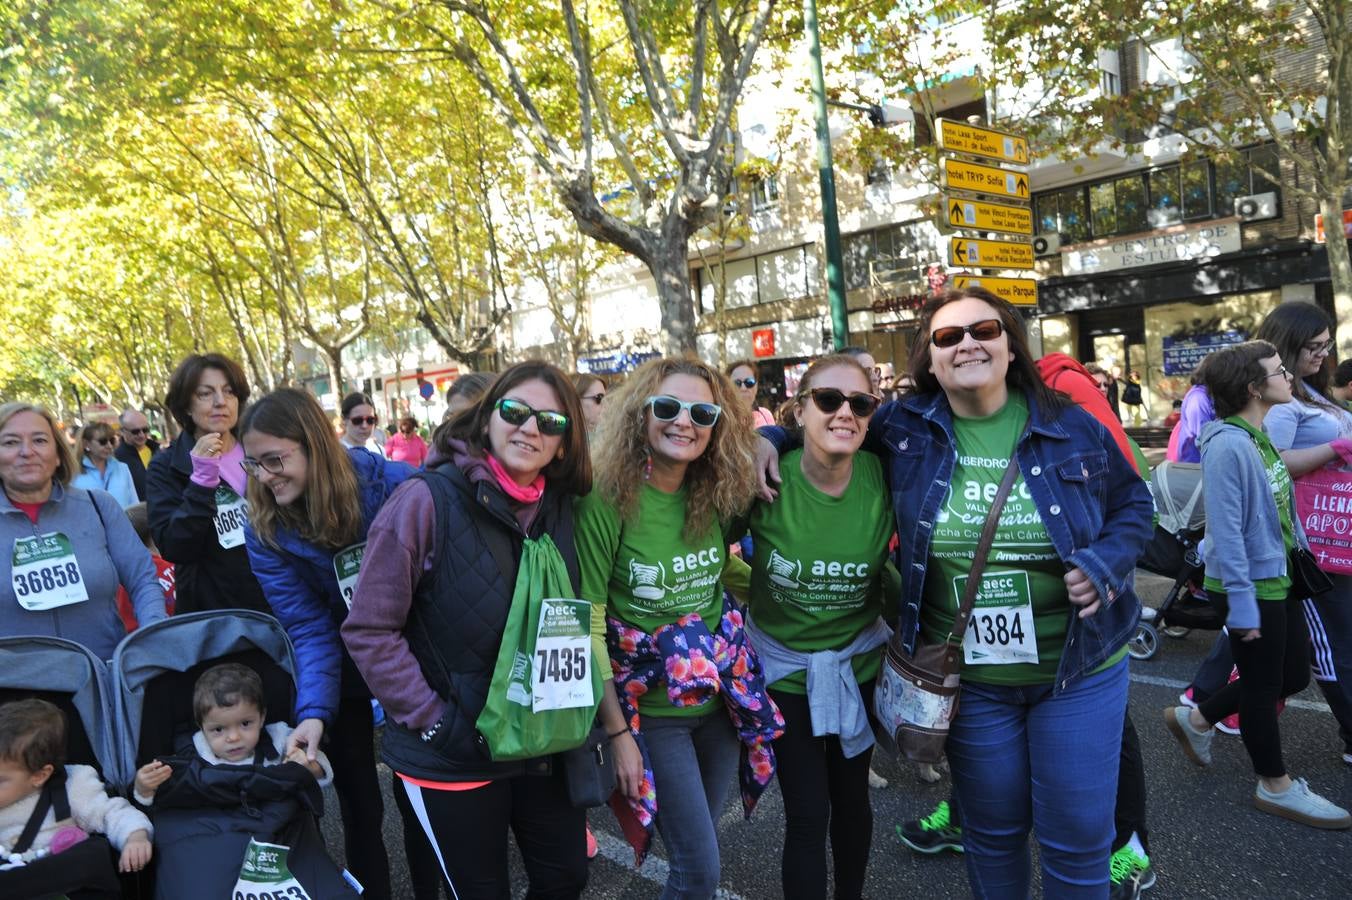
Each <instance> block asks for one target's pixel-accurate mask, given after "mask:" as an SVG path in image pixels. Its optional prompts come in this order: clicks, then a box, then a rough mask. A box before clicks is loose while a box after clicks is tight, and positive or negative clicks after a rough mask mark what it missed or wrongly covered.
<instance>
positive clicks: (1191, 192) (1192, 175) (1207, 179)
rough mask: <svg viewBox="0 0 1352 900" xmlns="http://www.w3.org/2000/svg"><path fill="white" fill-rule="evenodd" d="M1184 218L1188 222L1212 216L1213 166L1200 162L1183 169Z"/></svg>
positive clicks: (1203, 161)
mask: <svg viewBox="0 0 1352 900" xmlns="http://www.w3.org/2000/svg"><path fill="white" fill-rule="evenodd" d="M1182 186H1183V218H1184V220H1186V221H1189V222H1191V221H1193V220H1194V219H1206V218H1209V217H1210V216H1211V166H1210V165H1208V163H1207V161H1206V160H1204V159H1203V160H1198V161H1197V162H1194V163H1188V164H1187V165H1186V166H1183V167H1182Z"/></svg>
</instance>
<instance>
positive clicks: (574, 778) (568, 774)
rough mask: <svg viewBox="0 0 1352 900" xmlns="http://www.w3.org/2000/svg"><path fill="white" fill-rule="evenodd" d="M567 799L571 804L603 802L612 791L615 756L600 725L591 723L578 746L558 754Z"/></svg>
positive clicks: (586, 806) (580, 805)
mask: <svg viewBox="0 0 1352 900" xmlns="http://www.w3.org/2000/svg"><path fill="white" fill-rule="evenodd" d="M559 759H560V761H561V762H562V763H563V779H564V784H565V785H566V787H567V789H568V800H569V802H570V803H572V804H573V806H574V807H577V808H580V809H587V808H590V807H593V806H602V805H604V804H605V802H606V801H607V800H609V799H610V795H611V794H613V793H615V785H616V781H615V757H614V756H613V755H612V754H611V752H610V738H609V737H607V736H606V729H605V727H604V726H601V725H593V726H592V730H591V731H590V732H588V733H587V740H586V741H584V742H583V743H582V745H581V746H578V747H574V748H573V749H572V750H565V751H563V752H562V753H560V754H559Z"/></svg>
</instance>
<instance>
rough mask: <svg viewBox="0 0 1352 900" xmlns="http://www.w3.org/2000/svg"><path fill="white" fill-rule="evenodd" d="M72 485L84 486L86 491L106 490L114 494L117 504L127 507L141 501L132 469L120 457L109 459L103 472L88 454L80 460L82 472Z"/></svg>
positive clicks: (72, 481)
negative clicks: (96, 466) (137, 493)
mask: <svg viewBox="0 0 1352 900" xmlns="http://www.w3.org/2000/svg"><path fill="white" fill-rule="evenodd" d="M70 486H71V487H77V488H84V489H85V490H86V491H106V492H108V493H109V494H112V495H113V499H114V500H116V501H117V505H118V506H120V507H122V508H123V509H126V508H127V507H128V506H133V505H135V504H136V503H138V502H140V501H139V500H138V499H137V496H136V485H135V483H134V482H133V481H132V477H131V469H129V468H127V464H126V463H124V462H122V461H121V460H119V459H110V460H108V464H107V468H106V469H105V470H104V472H103V473H102V474H100V473H99V470H98V469H96V468H94V463H93V462H91V461H90V459H89V457H88V456H86V457H85V458H84V459H82V460H81V461H80V474H79V475H76V476H75V477H74V478H72V479H71V482H70Z"/></svg>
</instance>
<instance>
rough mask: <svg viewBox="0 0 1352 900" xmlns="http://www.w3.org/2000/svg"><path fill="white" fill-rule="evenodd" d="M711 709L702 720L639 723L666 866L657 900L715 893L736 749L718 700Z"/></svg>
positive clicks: (697, 899) (702, 898)
mask: <svg viewBox="0 0 1352 900" xmlns="http://www.w3.org/2000/svg"><path fill="white" fill-rule="evenodd" d="M715 704H716V708H715V709H714V710H712V711H711V712H709V713H706V714H705V715H702V716H694V717H690V718H686V717H680V718H677V717H675V716H645V717H644V718H643V723H642V726H641V728H642V731H643V740H644V743H645V744H647V747H648V759H649V760H650V761H651V762H652V767H653V788H654V789H655V790H656V791H657V830H658V833H660V834H661V835H662V843H663V844H664V845H665V846H666V848H667V857H668V862H669V864H670V866H671V872H670V874H669V875H668V876H667V886H666V888H665V889H664V890H663V891H662V900H709V898H711V897H713V895H714V893H715V892H716V891H717V890H718V877H719V870H720V866H719V859H718V817H719V815H721V814H722V811H723V801H724V799H726V797H727V795H728V785H729V784H730V783H731V782H732V779H733V776H734V774H735V773H736V771H737V763H738V761H739V759H740V756H741V749H740V744H739V743H738V741H737V732H736V731H735V730H734V729H733V727H732V720H731V719H730V718H728V713H727V710H725V709H724V707H723V703H722V701H721V698H720V699H719V700H716V701H715ZM701 788H702V790H701Z"/></svg>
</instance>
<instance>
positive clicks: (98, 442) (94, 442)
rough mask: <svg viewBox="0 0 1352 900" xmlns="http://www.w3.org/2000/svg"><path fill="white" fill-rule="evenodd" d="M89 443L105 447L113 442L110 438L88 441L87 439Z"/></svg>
mask: <svg viewBox="0 0 1352 900" xmlns="http://www.w3.org/2000/svg"><path fill="white" fill-rule="evenodd" d="M89 442H90V443H91V444H102V445H103V446H104V447H107V446H108V445H109V444H111V443H112V442H113V439H112V438H90V439H89Z"/></svg>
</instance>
